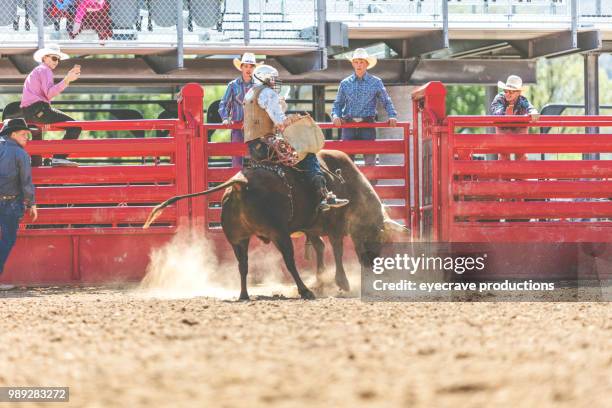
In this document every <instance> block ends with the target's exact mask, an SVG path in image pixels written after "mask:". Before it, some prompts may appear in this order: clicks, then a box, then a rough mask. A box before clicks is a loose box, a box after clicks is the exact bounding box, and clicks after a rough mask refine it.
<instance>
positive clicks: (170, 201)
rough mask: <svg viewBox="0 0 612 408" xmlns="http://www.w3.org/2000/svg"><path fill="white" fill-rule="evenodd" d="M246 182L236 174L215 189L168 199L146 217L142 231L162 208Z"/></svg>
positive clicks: (239, 173)
mask: <svg viewBox="0 0 612 408" xmlns="http://www.w3.org/2000/svg"><path fill="white" fill-rule="evenodd" d="M248 182H249V180H248V179H247V178H246V177H245V176H244V174H242V172H238V173H236V174H235V175H234V176H233V177H232V178H231V179H229V180H227V181H226V182H224V183H221V184H219V185H218V186H216V187H213V188H210V189H208V190H205V191H200V192H199V193H191V194H185V195H180V196H174V197H172V198H169V199H167V200H166V201H164V202H163V203H161V204H160V205H158V206H156V207H155V208H153V210H152V211H151V214H149V216H148V217H147V220H146V221H145V223H144V225H143V226H142V228H143V229H147V228H149V226H150V225H151V224H152V223H153V221H155V220H156V219H157V218H159V216H160V215H161V213H162V211H163V210H164V208H166V207H167V206H169V205H170V204H173V203H175V202H177V201H179V200H182V199H183V198H190V197H197V196H201V195H206V194H210V193H214V192H215V191H219V190H223V189H224V188H227V187H229V186H232V185H234V184H247V183H248Z"/></svg>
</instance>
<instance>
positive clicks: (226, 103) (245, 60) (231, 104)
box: [219, 52, 259, 167]
mask: <svg viewBox="0 0 612 408" xmlns="http://www.w3.org/2000/svg"><path fill="white" fill-rule="evenodd" d="M257 65H259V64H257V61H256V60H255V55H254V54H252V53H250V52H247V53H245V54H244V55H243V56H242V59H241V60H239V59H238V58H234V67H236V69H237V70H239V71H240V72H241V73H242V75H240V76H239V77H238V78H236V79H234V80H233V81H231V82H230V83H229V84H227V89H226V91H225V95H223V99H221V103H219V115H220V116H221V119H222V120H223V124H224V125H229V124H232V123H237V122H242V121H243V120H244V109H243V107H242V102H243V101H244V95H246V93H247V92H248V91H249V89H251V88H252V87H253V85H254V82H253V71H254V70H255V67H256V66H257ZM231 140H232V142H233V143H238V142H240V143H242V142H243V141H244V134H243V133H242V129H232V138H231ZM232 166H233V167H240V166H242V157H232Z"/></svg>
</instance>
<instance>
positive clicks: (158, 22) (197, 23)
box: [0, 0, 316, 46]
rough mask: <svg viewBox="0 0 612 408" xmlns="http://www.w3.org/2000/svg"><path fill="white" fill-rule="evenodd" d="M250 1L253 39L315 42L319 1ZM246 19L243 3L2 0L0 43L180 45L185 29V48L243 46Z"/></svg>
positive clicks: (213, 0) (235, 0)
mask: <svg viewBox="0 0 612 408" xmlns="http://www.w3.org/2000/svg"><path fill="white" fill-rule="evenodd" d="M248 3H249V6H250V10H249V16H248V23H249V25H250V30H249V34H250V37H251V39H254V40H264V41H266V42H269V43H271V44H275V43H279V42H280V43H283V42H287V41H299V42H315V41H316V30H315V29H314V27H315V26H316V0H250V1H249V2H248ZM179 7H181V8H182V11H181V13H179V12H178V9H179ZM243 17H244V12H243V1H242V0H0V44H2V45H22V46H23V45H30V46H31V45H32V44H33V45H35V44H37V43H38V42H39V40H41V39H42V40H44V41H45V42H59V43H60V44H62V45H66V43H68V44H76V43H81V44H86V45H92V46H94V45H97V44H99V45H107V44H109V43H110V44H112V43H124V42H128V43H132V44H131V45H134V44H144V45H151V44H156V45H160V46H164V45H165V46H168V45H170V46H175V45H176V43H177V34H178V32H177V30H178V29H179V27H180V26H181V25H182V28H183V36H184V41H185V44H186V45H192V46H197V45H204V44H203V43H206V42H228V43H241V42H243V41H244V37H245V36H244V18H243ZM179 23H180V24H179ZM39 28H42V31H41V33H40V34H42V35H40V36H39V32H38V29H39ZM39 37H42V38H39Z"/></svg>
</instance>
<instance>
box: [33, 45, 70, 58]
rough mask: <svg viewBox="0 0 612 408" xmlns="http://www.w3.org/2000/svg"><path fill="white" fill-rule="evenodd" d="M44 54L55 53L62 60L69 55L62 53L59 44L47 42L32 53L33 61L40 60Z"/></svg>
mask: <svg viewBox="0 0 612 408" xmlns="http://www.w3.org/2000/svg"><path fill="white" fill-rule="evenodd" d="M46 55H57V56H58V57H59V58H60V60H62V61H63V60H67V59H69V58H70V55H68V54H65V53H63V52H62V51H61V50H60V47H59V45H57V44H49V45H47V46H46V47H44V48H41V49H39V50H38V51H36V52H35V53H34V61H36V62H42V59H43V57H45V56H46Z"/></svg>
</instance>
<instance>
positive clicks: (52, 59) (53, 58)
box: [49, 55, 60, 62]
mask: <svg viewBox="0 0 612 408" xmlns="http://www.w3.org/2000/svg"><path fill="white" fill-rule="evenodd" d="M49 58H51V61H53V62H58V61H59V60H60V57H56V56H55V55H52V56H50V57H49Z"/></svg>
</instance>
